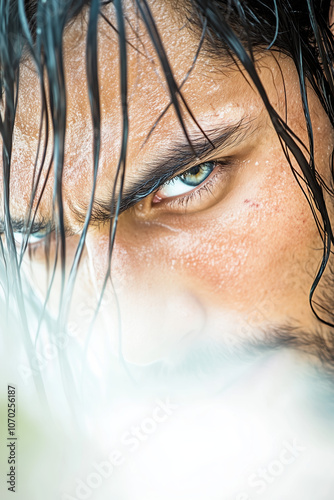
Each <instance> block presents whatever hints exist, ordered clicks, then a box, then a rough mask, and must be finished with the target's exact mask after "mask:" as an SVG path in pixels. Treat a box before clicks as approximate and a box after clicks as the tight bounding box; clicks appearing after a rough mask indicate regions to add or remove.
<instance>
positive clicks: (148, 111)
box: [11, 2, 278, 213]
mask: <svg viewBox="0 0 334 500" xmlns="http://www.w3.org/2000/svg"><path fill="white" fill-rule="evenodd" d="M152 12H153V15H154V19H155V21H156V24H157V27H158V29H159V33H160V35H161V39H162V42H163V45H164V48H165V51H166V55H167V58H168V61H169V63H170V66H171V70H172V72H173V75H174V78H175V81H176V84H177V85H178V87H182V94H183V96H184V98H185V100H186V102H187V105H188V106H189V109H191V112H192V113H193V115H194V116H195V117H196V120H197V122H198V124H199V125H200V126H201V127H202V128H204V129H207V130H210V129H211V128H212V127H213V126H215V127H218V126H219V125H220V124H222V125H223V124H224V125H228V124H229V123H231V124H234V123H237V122H238V121H240V120H241V119H242V118H243V117H244V116H248V117H250V118H251V119H253V118H254V117H256V116H258V115H259V110H260V109H261V103H260V100H259V97H258V95H257V94H256V93H255V92H254V91H252V89H251V87H250V85H249V83H248V82H247V81H246V80H245V79H244V77H243V75H242V74H241V73H240V71H239V70H237V69H236V68H235V67H232V66H231V63H230V62H229V64H228V65H227V64H226V63H227V60H226V57H225V58H223V56H222V60H221V61H220V62H219V61H217V59H216V58H215V61H214V62H213V61H212V60H211V59H210V58H209V57H208V55H207V54H206V53H205V52H204V51H200V52H199V54H197V51H198V45H199V37H198V36H196V35H195V34H194V32H193V31H191V30H190V29H188V27H187V26H186V24H185V19H182V17H180V15H176V14H175V13H174V12H173V11H172V10H171V7H170V4H168V5H166V2H154V3H153V4H152ZM124 19H125V25H126V37H127V44H126V48H127V56H128V57H127V62H126V66H127V93H128V116H129V124H130V126H129V138H128V148H127V182H129V183H131V182H133V181H135V179H136V177H137V176H138V174H139V173H140V169H141V168H143V167H144V166H145V165H149V164H150V162H153V163H154V162H155V163H156V162H157V160H158V159H159V157H163V155H164V154H165V153H166V152H167V151H168V150H169V147H170V144H171V143H172V142H173V141H175V139H176V138H179V137H183V131H182V128H181V126H180V123H179V120H178V118H177V116H176V113H175V109H174V107H173V106H170V92H169V88H168V84H167V81H166V77H165V74H164V72H163V70H162V68H161V64H160V60H159V57H158V56H157V53H156V51H155V49H154V47H153V44H152V42H151V39H150V37H149V35H148V33H147V29H146V28H145V26H144V24H143V22H142V20H141V19H140V16H139V15H138V12H136V11H135V9H134V8H133V7H132V4H131V3H128V4H127V6H126V9H125V12H124ZM107 20H108V22H107ZM86 27H87V14H86V13H85V12H83V15H82V16H80V17H78V18H77V19H76V20H75V21H74V22H73V23H71V24H70V25H69V26H68V28H67V29H66V31H65V36H64V68H65V81H66V98H67V120H66V141H65V160H64V173H63V185H64V200H65V205H66V199H68V200H71V204H72V205H74V206H75V205H80V204H82V203H83V202H84V203H86V202H88V200H89V197H90V194H91V187H92V168H93V135H94V134H93V125H92V110H91V104H90V101H89V88H88V83H87V67H86V35H87V28H86ZM119 54H120V52H119V38H118V34H117V23H116V19H115V14H114V10H113V6H112V5H110V6H108V8H106V9H105V11H104V12H103V16H102V17H101V18H100V21H99V25H98V81H96V82H93V86H96V87H97V86H98V88H99V98H100V109H101V127H100V132H101V151H100V161H99V174H98V185H97V194H98V195H100V197H101V198H106V196H107V194H106V193H107V192H109V193H111V191H112V187H113V183H114V179H115V171H116V166H117V164H118V161H119V155H120V150H121V141H122V133H123V123H122V109H121V95H122V91H124V88H123V89H121V82H120V77H119V75H120V56H119ZM196 54H197V55H198V57H197V58H196V63H194V61H195V56H196ZM123 62H124V61H123ZM274 66H275V65H274ZM273 71H275V69H273ZM277 71H278V70H277ZM39 88H40V87H39V81H38V77H37V75H36V72H35V71H34V69H33V67H32V65H31V63H30V62H29V61H27V62H26V63H25V64H24V65H23V67H22V71H21V87H20V94H19V105H18V113H17V120H16V128H15V135H14V151H13V161H12V181H11V182H12V187H11V190H12V198H13V199H15V204H14V205H15V206H14V210H17V211H20V212H21V213H22V210H23V209H24V207H25V206H26V205H27V202H28V200H29V196H30V191H29V189H28V186H31V180H32V175H33V165H34V162H35V157H36V151H37V145H38V134H39V126H40V103H41V99H40V90H39ZM179 103H180V108H181V112H182V115H183V119H184V122H185V124H186V126H187V128H188V130H189V131H190V133H194V134H196V133H197V134H199V128H198V125H197V124H196V123H195V121H194V120H193V119H192V117H191V115H190V114H189V113H188V112H187V110H186V107H185V105H184V103H183V102H182V101H181V99H179ZM50 125H51V123H50ZM52 144H53V140H52V139H51V140H49V148H48V160H50V159H51V151H52ZM47 165H48V162H46V164H45V166H47ZM45 173H46V168H44V170H43V174H42V178H43V176H45ZM52 180H53V173H52V172H51V175H50V182H49V183H48V184H47V189H46V192H45V195H43V201H42V204H41V211H46V210H47V209H48V207H49V208H50V202H51V198H52Z"/></svg>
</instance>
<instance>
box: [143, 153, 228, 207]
mask: <svg viewBox="0 0 334 500" xmlns="http://www.w3.org/2000/svg"><path fill="white" fill-rule="evenodd" d="M231 164H232V160H231V159H230V158H225V159H223V160H219V161H218V160H212V161H205V162H203V163H200V164H198V165H195V166H193V167H191V168H188V169H187V170H185V171H184V172H182V173H180V174H178V175H176V176H174V177H172V178H171V179H170V180H168V181H166V182H164V184H162V185H161V186H160V187H159V189H158V190H157V191H156V192H155V194H154V198H153V202H152V204H153V206H155V207H159V205H161V206H165V207H167V206H169V207H172V208H173V209H177V207H181V208H182V207H183V208H186V207H188V208H190V205H192V206H193V207H194V208H195V207H198V208H205V207H206V206H207V204H208V202H210V199H212V198H214V197H215V195H216V194H218V193H217V188H218V187H219V186H218V185H219V181H223V179H224V178H225V180H226V176H227V175H228V173H229V170H230V169H229V167H230V166H231ZM159 208H160V207H159Z"/></svg>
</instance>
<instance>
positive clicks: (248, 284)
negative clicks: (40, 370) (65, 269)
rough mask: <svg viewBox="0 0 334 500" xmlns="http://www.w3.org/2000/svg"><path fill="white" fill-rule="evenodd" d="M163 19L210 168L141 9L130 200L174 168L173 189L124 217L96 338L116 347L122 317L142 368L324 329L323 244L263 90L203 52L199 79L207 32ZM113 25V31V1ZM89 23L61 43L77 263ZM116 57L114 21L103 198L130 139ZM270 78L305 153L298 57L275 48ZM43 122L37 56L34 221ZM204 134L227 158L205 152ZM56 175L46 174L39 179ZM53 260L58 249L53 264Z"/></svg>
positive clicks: (314, 110) (18, 144) (130, 29)
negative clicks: (317, 308)
mask: <svg viewBox="0 0 334 500" xmlns="http://www.w3.org/2000/svg"><path fill="white" fill-rule="evenodd" d="M152 9H153V13H154V16H155V19H156V23H157V25H158V28H159V31H160V33H161V36H162V40H163V42H164V45H165V49H166V52H167V55H168V59H169V61H170V64H171V67H172V70H173V72H174V75H175V79H176V81H177V83H178V85H180V84H182V82H183V80H184V79H186V81H185V82H184V84H183V86H182V95H183V97H184V98H185V101H186V103H187V105H188V107H189V109H190V110H191V112H192V114H193V116H194V117H195V119H196V121H197V124H196V123H195V121H194V120H193V119H192V118H191V116H190V114H189V113H188V112H187V111H186V109H185V106H184V104H182V102H181V100H179V103H180V107H181V110H182V116H183V119H184V123H185V124H186V127H187V131H188V133H189V136H190V139H191V141H192V142H193V145H194V148H195V150H196V152H197V154H198V156H200V158H199V159H196V157H195V156H194V155H192V151H191V148H190V146H189V144H188V142H187V140H186V138H185V135H184V132H183V130H182V128H181V125H180V122H179V120H178V117H177V114H176V112H175V109H174V107H173V106H169V103H170V96H169V92H168V86H167V83H166V79H165V77H164V74H163V72H162V70H161V67H160V64H159V61H158V58H157V56H156V53H155V52H154V49H153V47H152V44H151V43H150V42H149V37H148V35H147V33H146V31H145V29H144V27H143V25H142V23H141V22H139V21H138V19H137V17H136V14H135V13H134V12H133V11H132V8H131V7H129V8H128V10H127V12H126V14H127V16H128V21H127V23H126V27H127V36H128V40H129V42H130V44H128V45H127V50H128V105H129V138H128V144H127V156H126V175H125V184H124V196H128V195H129V194H131V193H132V194H133V192H134V188H135V187H136V188H137V187H138V188H139V187H140V186H141V185H144V187H142V188H141V190H140V193H144V191H145V189H144V188H145V186H148V184H145V183H146V182H150V179H151V180H152V178H153V177H154V178H155V177H157V176H158V175H159V174H160V173H164V174H166V173H168V172H170V177H172V176H174V178H175V179H174V181H172V182H169V183H165V184H163V185H162V186H160V187H158V188H157V189H155V190H154V191H153V193H152V194H150V195H148V196H144V197H143V198H142V199H141V201H138V202H137V203H136V204H134V205H133V206H131V207H130V208H128V209H127V210H125V211H124V212H123V213H122V214H121V216H120V217H119V221H118V228H117V236H116V240H115V245H114V249H113V255H112V265H111V278H112V281H113V285H114V289H112V287H111V285H110V282H108V284H107V290H106V299H105V300H104V301H103V302H102V305H101V308H100V312H99V316H98V319H97V321H96V329H97V331H98V336H97V338H98V339H99V342H100V343H101V344H103V343H104V342H105V339H106V338H108V342H111V343H112V345H113V348H114V350H115V352H117V349H118V348H119V328H118V327H119V324H120V323H119V318H121V333H122V335H121V337H122V352H123V356H124V358H125V359H126V360H127V361H129V362H133V363H139V364H142V363H150V362H154V361H157V360H160V359H163V358H167V357H168V356H172V355H174V354H175V355H177V356H179V355H180V353H185V352H186V351H187V349H188V348H189V347H191V346H193V345H194V344H195V342H196V341H198V340H199V341H201V340H203V341H204V342H205V341H206V340H213V341H215V342H219V343H220V342H221V343H223V344H225V343H228V344H229V345H231V344H232V345H233V344H238V343H239V342H241V341H244V340H245V341H248V340H252V341H254V340H258V341H261V340H263V337H264V335H265V333H266V332H269V331H272V330H273V329H274V328H278V329H279V328H283V327H285V326H287V325H292V326H294V327H298V328H300V329H301V330H306V331H312V330H315V329H316V328H317V327H318V326H319V323H318V321H317V320H316V318H315V317H314V315H313V314H312V311H311V309H310V306H309V291H310V288H311V285H312V283H313V280H314V277H315V274H316V272H317V269H318V266H319V263H320V261H321V258H322V251H323V244H322V241H321V238H320V237H319V234H318V231H317V228H316V224H315V222H314V218H313V216H312V212H311V209H310V207H309V205H308V202H307V200H306V199H305V197H304V195H303V193H302V190H301V189H300V187H299V186H298V183H297V182H296V179H295V177H294V175H293V173H292V171H291V168H290V165H289V163H288V161H287V159H286V157H285V154H284V152H283V150H282V146H281V144H280V141H279V139H278V137H277V134H276V132H275V130H274V128H273V126H272V124H271V122H270V118H269V115H268V113H267V111H266V108H265V106H264V105H263V102H262V100H261V98H260V97H259V95H258V92H257V90H256V89H255V88H254V86H253V85H252V84H251V83H250V80H249V79H247V75H246V73H243V72H242V71H240V69H238V68H237V67H236V66H235V65H234V64H232V62H231V61H230V60H228V59H227V57H223V55H222V58H221V61H219V58H217V57H216V58H215V59H211V58H210V56H209V55H208V53H206V52H205V50H202V51H201V52H200V54H199V57H198V59H197V61H196V64H195V65H194V67H193V68H192V71H191V72H190V74H188V72H189V69H190V68H191V67H192V64H193V59H194V56H195V53H196V50H197V47H198V43H199V41H198V38H197V36H196V35H195V34H194V33H192V32H190V30H188V28H187V27H183V28H182V25H183V21H182V20H180V19H178V17H177V16H174V15H173V14H172V13H171V12H170V11H168V8H167V7H166V6H164V5H163V3H160V2H154V3H153V4H152ZM106 15H107V16H108V17H109V19H110V20H111V21H112V22H113V23H114V24H115V19H114V15H113V11H112V7H111V8H110V10H108V11H107V12H106ZM85 26H86V24H85V23H84V22H83V21H82V20H81V19H80V20H79V19H78V20H76V21H75V22H74V24H73V25H71V27H69V28H68V29H67V32H66V35H65V39H64V47H65V55H64V60H65V73H66V85H67V128H66V134H67V135H66V151H65V163H64V176H63V200H64V207H65V219H66V226H67V228H68V230H69V232H72V233H75V234H74V235H69V236H68V238H67V260H68V266H69V267H70V264H71V262H72V260H73V255H74V251H75V248H76V245H77V242H78V238H79V234H80V231H81V229H82V221H80V220H79V218H78V212H80V213H83V215H85V213H86V212H85V210H86V207H87V206H88V204H89V200H90V196H91V190H92V170H93V146H92V144H93V140H92V137H93V133H92V121H91V113H90V105H89V99H88V91H87V80H86V72H85V43H86V41H85V34H86V28H85ZM118 50H119V47H118V38H117V34H116V33H115V32H114V31H113V30H112V29H111V28H110V27H108V25H107V24H106V23H105V22H104V21H103V20H101V21H100V24H99V55H98V57H99V61H98V63H99V89H100V100H101V115H102V122H101V141H102V142H101V144H102V146H101V155H100V164H99V173H98V182H97V189H96V200H99V201H101V202H104V204H107V203H108V202H109V201H110V199H111V195H112V190H113V185H114V181H115V173H116V168H117V164H118V161H119V157H120V151H121V141H122V117H121V116H122V115H121V104H120V103H121V98H120V80H119V53H118ZM257 69H258V72H259V75H260V78H261V80H262V82H263V85H264V87H265V89H266V91H267V93H268V96H269V99H270V101H271V103H272V105H273V107H274V108H275V109H276V111H277V112H278V113H279V114H280V116H282V117H283V118H284V119H285V117H286V118H287V123H288V125H289V127H290V128H291V129H292V130H293V132H294V133H295V134H296V135H297V136H298V137H299V138H300V139H301V140H302V141H303V143H304V144H306V145H307V144H308V138H307V131H306V124H305V118H304V112H303V107H302V102H301V98H300V90H299V82H298V77H297V72H296V70H295V69H294V65H293V63H292V62H291V61H290V60H289V58H287V57H283V56H282V55H280V54H279V53H275V54H271V53H269V52H267V53H263V54H260V55H259V60H258V65H257ZM282 75H283V77H284V81H283V79H282ZM245 77H246V78H245ZM285 97H286V101H285ZM168 106H169V107H168ZM309 106H310V113H311V119H312V123H313V133H314V141H315V157H316V167H317V170H318V172H319V173H320V174H321V175H322V176H323V178H324V179H325V180H326V181H327V182H329V181H330V157H331V152H332V150H333V142H334V137H333V130H332V128H331V125H330V122H329V119H328V117H327V115H326V114H325V112H324V111H323V109H322V107H321V105H320V103H319V101H318V99H317V97H316V96H315V94H314V93H313V92H312V90H311V89H309ZM166 108H167V111H166V112H165V113H164V114H163V116H162V113H163V112H164V111H165V109H166ZM39 120H40V93H39V86H38V78H37V76H36V74H35V73H34V72H33V70H32V65H31V64H30V63H29V61H27V62H26V64H25V65H24V66H23V68H22V72H21V91H20V99H19V106H18V114H17V121H16V130H15V136H14V152H13V160H12V180H11V207H12V217H13V218H15V219H22V218H23V217H24V215H25V214H26V213H27V207H28V204H29V196H30V193H31V182H32V176H33V164H34V158H35V154H36V148H37V138H38V127H39ZM200 127H201V129H202V130H203V131H204V132H205V133H206V135H207V137H208V138H209V139H210V140H211V141H212V143H213V144H214V145H215V146H216V147H215V148H212V147H211V148H210V147H208V146H209V145H210V143H209V142H208V141H207V140H205V137H204V135H203V133H202V132H201V130H200ZM51 142H52V141H51ZM204 150H206V153H205V154H204V153H203V151H204ZM304 152H305V151H304ZM202 153H203V154H202ZM49 157H50V148H49ZM292 163H293V165H294V167H295V168H296V171H297V175H298V174H299V173H301V172H300V169H299V167H298V164H297V163H296V162H295V161H294V160H293V158H292ZM196 166H197V168H196ZM167 167H168V168H169V170H167ZM191 168H192V170H189V169H191ZM184 172H187V173H186V174H185V175H182V176H181V175H180V174H182V173H184ZM45 173H46V167H45V168H44V170H43V174H42V181H43V178H45ZM42 181H41V182H42ZM52 189H53V172H52V173H51V176H50V179H49V181H48V183H47V188H46V190H45V193H44V194H43V197H42V202H41V204H40V207H39V210H38V213H37V219H38V217H43V218H44V219H49V217H50V216H51V213H52ZM329 206H330V205H329ZM97 208H98V205H97V204H96V206H95V210H94V215H95V218H96V221H95V222H94V223H92V224H91V225H90V227H89V230H88V235H87V238H86V247H85V250H84V253H83V258H82V260H81V263H80V267H79V271H78V276H77V282H76V287H75V289H74V293H73V300H72V306H71V312H70V320H71V322H72V324H73V323H74V324H76V325H78V326H79V329H82V328H83V326H84V325H87V321H88V320H89V319H91V318H92V315H93V312H94V310H95V309H96V304H97V301H98V299H99V296H100V293H101V288H102V285H103V282H104V279H105V275H106V272H107V270H108V261H109V250H108V248H109V230H110V223H109V222H108V221H106V220H104V221H103V220H102V219H103V217H102V215H101V214H102V212H101V211H100V212H99V211H98V209H97ZM103 214H104V212H103ZM105 215H106V214H104V219H105V218H106V217H105ZM98 219H99V220H98ZM32 248H33V250H34V252H33V254H32V255H31V256H30V257H29V255H28V252H27V253H26V270H27V272H29V273H30V275H31V279H32V280H33V281H34V283H36V285H37V288H38V289H39V290H40V293H41V295H42V296H45V290H46V286H47V283H48V278H47V272H46V260H45V252H44V243H43V240H41V242H40V243H39V244H38V243H37V244H34V246H33V244H32ZM54 254H55V243H52V246H51V262H52V258H53V256H54ZM58 271H59V267H58ZM52 289H53V293H52V295H51V300H50V309H51V310H52V309H53V307H55V304H56V302H57V299H58V296H59V281H57V279H56V281H55V283H54V284H53V287H52ZM319 293H320V292H319ZM318 297H321V293H320V295H319V296H318ZM320 300H321V299H320ZM181 355H182V354H181Z"/></svg>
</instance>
